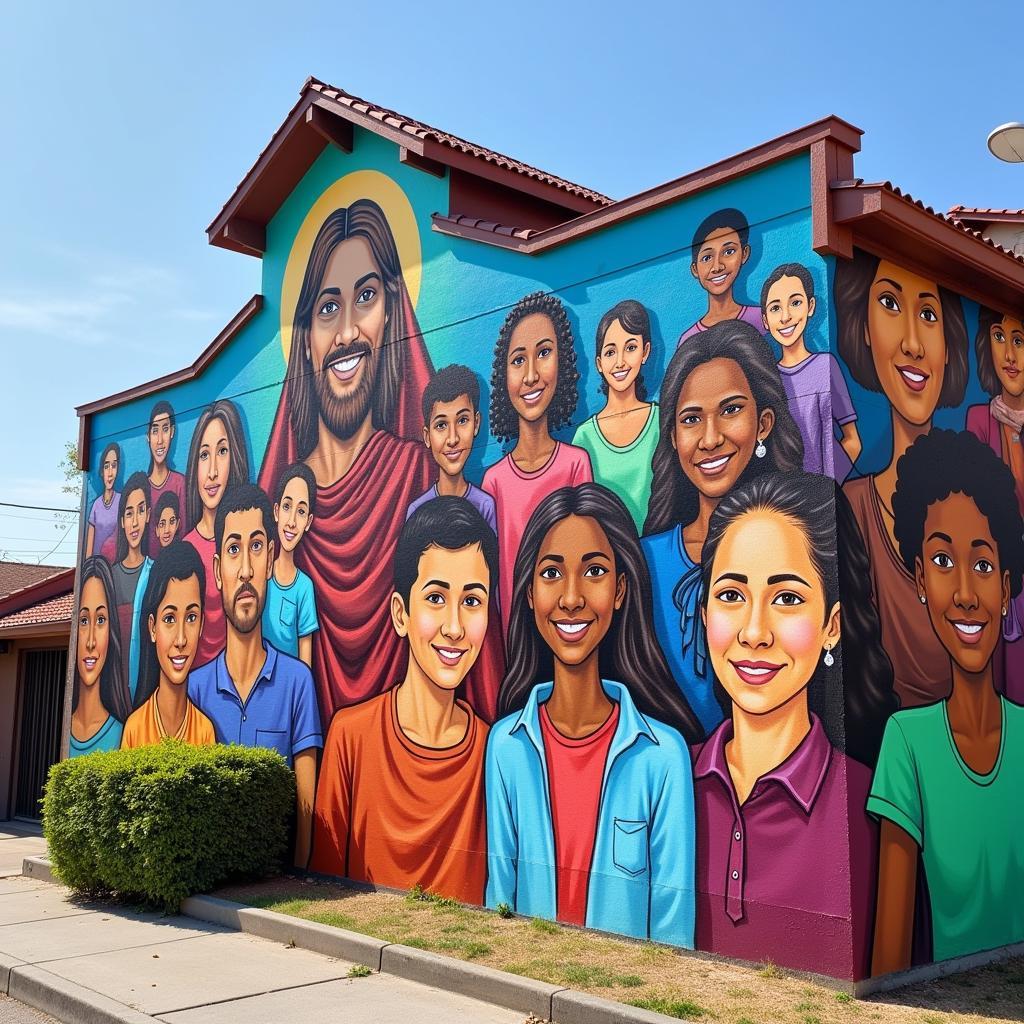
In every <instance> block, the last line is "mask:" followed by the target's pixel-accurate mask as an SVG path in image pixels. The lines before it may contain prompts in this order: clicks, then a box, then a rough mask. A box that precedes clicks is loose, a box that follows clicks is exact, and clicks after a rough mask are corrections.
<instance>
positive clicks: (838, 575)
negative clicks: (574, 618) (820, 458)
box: [701, 472, 899, 766]
mask: <svg viewBox="0 0 1024 1024" xmlns="http://www.w3.org/2000/svg"><path fill="white" fill-rule="evenodd" d="M758 510H760V511H768V512H772V513H775V514H777V515H780V516H783V517H785V518H786V519H789V520H790V521H791V522H792V523H794V524H795V525H796V526H797V528H798V529H799V530H800V532H801V533H802V534H803V535H804V539H805V540H806V542H807V548H808V551H809V553H810V556H811V562H812V564H813V565H814V568H815V571H816V572H817V574H818V577H819V578H820V580H821V583H822V586H823V587H824V590H825V615H826V621H827V616H828V614H829V613H830V612H831V610H832V606H833V605H834V604H836V602H839V604H840V614H841V616H842V632H841V640H840V644H839V646H838V647H837V648H836V650H835V653H834V655H833V657H834V658H835V662H834V664H833V665H832V666H831V667H827V666H826V665H825V664H824V661H819V663H818V668H817V670H816V671H815V674H814V677H813V678H812V679H811V681H810V685H809V686H808V691H807V697H808V704H809V707H810V710H811V711H812V712H814V714H816V715H817V716H818V718H819V719H821V722H822V725H823V726H824V728H825V732H826V733H827V734H828V738H829V740H830V741H831V743H832V745H833V746H834V747H836V748H837V749H838V750H845V752H846V753H847V754H849V756H850V757H852V758H854V759H855V760H857V761H860V762H862V763H863V764H866V765H869V766H873V765H874V763H875V761H876V760H877V759H878V750H879V747H880V746H881V743H882V732H883V730H884V728H885V722H886V720H887V719H888V717H889V715H890V714H892V712H893V711H896V710H897V708H898V707H899V700H898V698H897V696H896V693H895V691H894V690H893V685H892V681H893V672H892V665H891V664H890V662H889V659H888V657H887V656H886V653H885V651H884V650H883V648H882V639H881V629H880V627H879V624H878V613H877V612H876V610H875V606H874V604H873V602H872V600H871V582H870V580H871V578H870V575H869V565H868V557H867V551H866V547H865V545H864V541H863V539H862V538H861V536H860V531H859V530H858V527H857V522H856V519H855V518H854V515H853V510H852V509H851V508H850V504H849V502H848V501H847V500H846V497H845V496H844V494H843V492H842V491H841V490H840V489H839V487H838V486H837V484H836V482H835V481H834V480H833V479H832V478H831V477H827V476H819V475H818V474H815V473H804V472H796V473H770V474H764V475H762V476H759V477H756V478H754V479H753V480H749V481H747V483H745V484H744V485H743V486H741V487H737V488H736V489H735V490H733V491H731V492H730V493H729V494H727V495H726V496H725V497H724V498H722V500H721V501H720V502H719V503H718V507H717V508H716V509H715V511H714V514H713V515H712V516H711V522H710V524H709V527H708V536H707V540H705V542H704V551H703V556H702V560H701V561H702V565H701V569H702V573H703V584H704V586H703V592H704V596H703V601H704V607H705V609H706V608H707V604H708V595H709V594H710V591H711V574H712V568H713V565H714V561H715V555H716V553H717V552H718V547H719V545H720V544H721V542H722V538H723V537H724V536H725V534H726V532H727V531H728V529H729V528H730V527H731V526H732V525H733V524H734V523H735V522H736V521H737V520H738V519H740V518H741V517H742V516H744V515H746V514H747V513H748V512H752V511H758ZM715 687H716V693H717V695H718V697H719V700H720V701H722V702H723V709H724V710H725V711H726V713H727V714H729V713H730V710H731V709H730V708H729V699H728V696H727V695H726V694H725V692H724V689H723V688H722V686H721V684H720V683H719V682H718V681H717V680H716V682H715Z"/></svg>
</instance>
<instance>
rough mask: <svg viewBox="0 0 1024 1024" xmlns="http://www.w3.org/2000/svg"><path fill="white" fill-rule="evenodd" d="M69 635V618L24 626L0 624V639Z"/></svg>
mask: <svg viewBox="0 0 1024 1024" xmlns="http://www.w3.org/2000/svg"><path fill="white" fill-rule="evenodd" d="M70 635H71V619H70V618H67V619H58V620H57V621H56V622H38V623H35V624H32V623H29V624H26V625H24V626H0V639H3V640H17V639H18V638H19V637H26V638H31V637H40V638H42V637H67V636H70Z"/></svg>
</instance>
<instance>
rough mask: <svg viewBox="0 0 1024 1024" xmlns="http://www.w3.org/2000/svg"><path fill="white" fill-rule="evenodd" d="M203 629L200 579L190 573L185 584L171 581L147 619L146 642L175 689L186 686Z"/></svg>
mask: <svg viewBox="0 0 1024 1024" xmlns="http://www.w3.org/2000/svg"><path fill="white" fill-rule="evenodd" d="M202 629H203V606H202V595H201V594H200V592H199V577H198V576H196V574H195V573H193V574H192V575H191V576H189V578H188V579H187V580H175V579H172V580H170V581H169V582H168V584H167V590H166V591H165V592H164V596H163V600H162V601H161V602H160V606H159V608H157V611H156V615H150V617H149V638H150V640H152V641H153V644H154V646H155V647H156V660H157V662H158V664H159V665H160V671H161V673H162V674H163V676H164V678H166V679H167V680H168V681H169V682H171V683H173V684H174V685H175V686H182V685H183V684H185V683H187V682H188V674H189V672H190V671H191V669H192V662H194V661H195V660H196V651H197V650H198V649H199V634H200V633H201V632H202Z"/></svg>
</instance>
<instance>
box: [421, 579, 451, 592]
mask: <svg viewBox="0 0 1024 1024" xmlns="http://www.w3.org/2000/svg"><path fill="white" fill-rule="evenodd" d="M427 587H442V588H443V589H445V590H451V589H452V585H451V584H450V583H445V581H444V580H427V582H426V583H424V584H423V586H422V587H420V590H426V589H427Z"/></svg>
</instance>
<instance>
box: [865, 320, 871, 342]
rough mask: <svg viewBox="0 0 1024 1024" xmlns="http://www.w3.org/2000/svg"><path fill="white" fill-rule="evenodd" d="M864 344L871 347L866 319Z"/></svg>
mask: <svg viewBox="0 0 1024 1024" xmlns="http://www.w3.org/2000/svg"><path fill="white" fill-rule="evenodd" d="M864 345H865V346H866V347H867V348H871V332H870V331H869V330H868V324H867V321H866V320H865V321H864Z"/></svg>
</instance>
